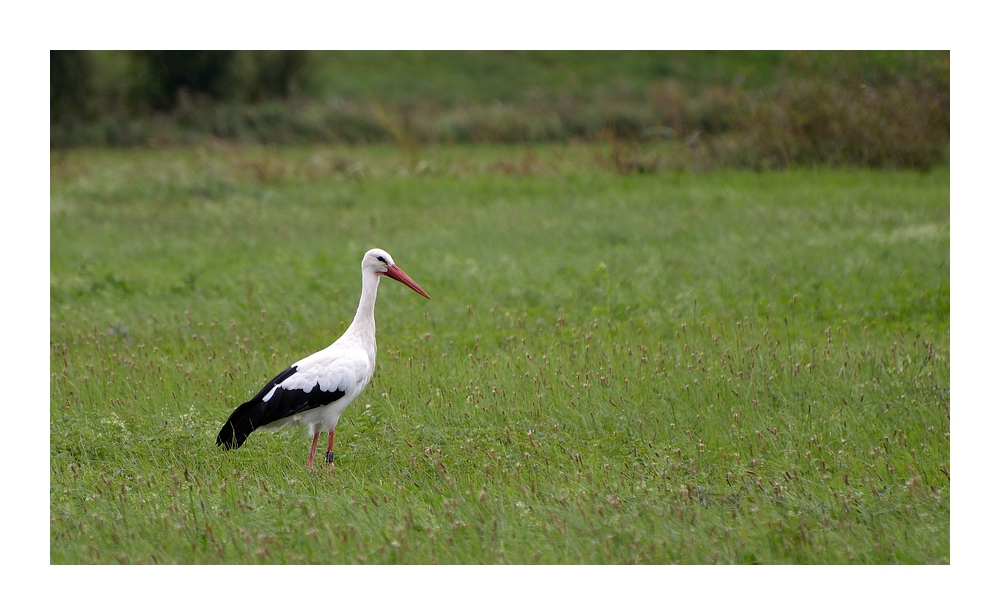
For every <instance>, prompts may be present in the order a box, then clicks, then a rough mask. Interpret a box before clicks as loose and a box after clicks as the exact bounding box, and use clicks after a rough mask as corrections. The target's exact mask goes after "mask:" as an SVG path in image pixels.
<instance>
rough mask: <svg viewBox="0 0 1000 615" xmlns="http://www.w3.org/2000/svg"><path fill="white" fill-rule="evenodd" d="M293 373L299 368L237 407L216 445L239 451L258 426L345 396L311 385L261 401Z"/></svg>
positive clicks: (274, 381)
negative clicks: (306, 388)
mask: <svg viewBox="0 0 1000 615" xmlns="http://www.w3.org/2000/svg"><path fill="white" fill-rule="evenodd" d="M296 371H298V368H296V367H295V366H294V365H292V366H291V367H289V368H288V369H286V370H285V371H283V372H281V373H280V374H278V375H277V376H275V377H274V378H272V379H271V381H270V382H268V383H267V384H265V385H264V388H262V389H261V390H260V391H259V392H258V393H257V394H256V395H254V396H253V398H252V399H250V400H249V401H247V402H244V403H242V404H240V405H239V407H238V408H236V410H234V411H233V413H232V414H231V415H229V419H228V420H226V423H225V424H224V425H223V426H222V429H221V430H220V431H219V436H218V437H217V438H216V439H215V444H216V445H218V446H221V447H222V448H224V449H226V450H229V449H233V448H239V447H241V446H243V443H244V442H246V439H247V437H249V435H250V433H251V432H253V431H254V430H255V429H257V428H258V427H262V426H264V425H267V424H268V423H273V422H274V421H277V420H279V419H283V418H285V417H288V416H292V415H293V414H298V413H299V412H305V411H306V410H312V409H313V408H318V407H320V406H326V405H327V404H332V403H333V402H335V401H337V400H338V399H340V398H341V397H343V396H344V394H345V393H346V391H344V390H343V389H337V390H335V391H322V390H320V388H319V385H317V386H314V387H313V388H312V390H310V391H309V392H308V393H306V392H305V391H303V390H302V389H283V388H281V387H278V388H277V389H275V391H274V394H273V395H271V398H270V399H268V400H267V401H264V396H266V395H267V393H268V392H269V391H270V390H271V389H272V388H273V387H274V386H276V385H278V384H281V383H282V382H284V381H285V380H286V379H287V378H288V377H289V376H291V375H292V374H294V373H295V372H296Z"/></svg>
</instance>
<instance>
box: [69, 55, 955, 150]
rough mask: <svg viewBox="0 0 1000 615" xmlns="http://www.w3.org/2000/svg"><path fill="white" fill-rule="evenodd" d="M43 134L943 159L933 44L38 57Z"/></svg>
mask: <svg viewBox="0 0 1000 615" xmlns="http://www.w3.org/2000/svg"><path fill="white" fill-rule="evenodd" d="M51 67H52V70H51V75H52V82H51V85H52V88H51V110H52V114H51V117H52V125H51V136H50V142H51V144H52V146H53V147H57V148H64V147H71V146H81V145H89V146H95V145H114V146H120V145H128V146H159V145H168V144H169V145H178V144H196V143H202V144H204V143H206V142H209V141H212V140H219V139H221V140H226V141H230V142H240V143H256V144H270V145H296V144H298V145H304V144H337V143H349V144H365V143H367V144H372V143H397V144H399V145H402V146H404V147H411V148H412V147H417V146H419V145H426V144H455V143H457V144H467V143H493V144H496V143H508V144H513V143H520V144H526V143H541V142H558V143H567V142H570V141H584V142H595V141H603V142H615V143H621V142H624V143H632V144H634V143H648V142H650V141H658V140H672V141H676V142H677V143H678V144H681V147H678V148H675V149H674V150H673V151H672V156H671V157H670V158H669V159H668V160H664V161H661V163H658V165H654V166H653V167H650V165H645V168H646V170H649V169H651V168H652V169H653V170H655V169H656V168H659V167H660V166H665V167H666V168H678V167H682V168H699V169H706V168H714V167H720V166H722V167H738V168H752V169H768V168H786V167H790V166H813V165H827V164H837V165H850V166H862V167H873V168H887V167H888V168H915V169H921V170H926V169H928V168H930V167H931V166H933V165H935V164H938V163H942V162H947V160H948V152H949V149H948V144H949V123H950V106H949V101H950V95H949V91H950V55H949V53H948V52H947V51H944V52H781V51H773V52H665V51H664V52H654V51H650V52H590V51H585V52H584V51H581V52H527V51H524V52H425V51H421V52H293V51H283V52H279V51H270V52H260V51H256V52H252V51H243V52H228V51H216V52H207V51H189V52H114V51H105V52H83V51H61V52H60V51H53V52H52V54H51Z"/></svg>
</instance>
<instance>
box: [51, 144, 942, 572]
mask: <svg viewBox="0 0 1000 615" xmlns="http://www.w3.org/2000/svg"><path fill="white" fill-rule="evenodd" d="M669 147H672V146H671V145H670V144H669V143H668V144H656V143H651V144H646V145H641V146H638V145H637V146H635V147H634V149H630V150H629V151H627V152H625V153H624V155H626V156H627V157H628V160H631V161H633V162H635V161H638V162H636V163H635V164H622V162H623V158H622V156H623V153H622V152H621V151H619V150H617V149H614V148H613V147H612V146H611V145H609V144H607V143H604V144H601V143H598V144H594V145H580V144H577V145H560V144H555V145H551V144H550V145H534V146H476V147H473V146H441V147H423V148H418V147H416V146H414V147H412V148H410V149H407V148H399V147H395V146H389V145H386V146H368V147H362V148H355V147H346V146H345V147H303V148H262V147H247V146H240V147H234V146H221V145H216V146H205V147H193V148H176V149H163V150H75V151H68V152H58V151H54V152H53V153H52V156H51V166H50V170H51V212H50V215H51V236H50V239H51V255H50V256H51V267H50V275H51V278H50V346H51V350H50V371H51V379H50V396H51V398H50V492H51V506H50V561H51V562H52V563H53V564H79V563H230V564H238V563H331V564H340V563H407V564H424V563H441V564H451V563H468V564H472V563H487V564H493V563H512V564H533V563H540V564H550V563H589V564H610V563H653V564H661V563H678V564H695V563H698V564H701V563H738V564H749V563H758V564H768V563H810V564H814V563H819V564H834V563H845V564H846V563H858V564H883V563H903V564H947V563H949V561H950V539H949V535H950V525H949V524H950V488H949V486H950V485H949V481H950V478H949V471H950V469H949V466H950V444H949V437H950V433H949V432H950V409H949V403H950V402H949V395H950V393H949V382H950V352H949V343H950V321H949V312H950V311H949V305H950V292H949V288H950V282H949V267H950V261H949V250H950V243H949V236H950V234H949V216H950V202H949V182H950V178H949V172H948V170H947V169H946V168H934V169H932V170H930V171H929V172H926V173H918V172H911V171H879V172H876V171H870V170H843V169H842V170H837V169H800V170H794V171H782V172H769V173H753V172H747V171H726V170H718V171H713V172H710V173H690V172H683V171H679V170H678V171H672V170H669V169H668V168H664V167H663V166H662V165H660V166H657V165H653V166H651V167H646V166H644V165H643V164H641V163H642V161H643V160H650V159H658V158H656V157H657V156H662V157H664V158H669V155H670V152H669V151H668V150H669ZM658 148H659V149H658ZM626 162H627V161H626ZM644 171H645V172H644ZM375 246H378V247H381V248H384V249H386V250H388V251H389V252H390V253H391V254H392V255H393V257H394V258H395V259H396V261H397V263H398V264H399V265H400V266H401V267H402V268H403V269H404V270H406V272H407V273H409V274H410V275H411V276H412V277H413V278H414V279H415V280H416V281H417V282H418V283H420V284H421V286H423V287H424V288H425V289H426V290H427V291H428V293H429V294H430V295H431V297H432V298H433V299H432V300H431V301H426V300H424V299H423V298H421V297H419V296H417V295H416V294H414V293H412V292H411V291H409V290H408V289H406V288H404V287H403V286H402V285H399V284H396V283H394V282H392V281H385V282H384V283H383V284H382V285H381V289H380V290H381V292H380V299H379V303H378V306H377V309H376V318H377V322H378V327H379V328H378V332H379V340H378V341H379V355H378V367H377V370H376V375H375V378H374V380H373V381H372V383H371V384H370V385H369V388H368V389H367V390H366V392H365V393H364V394H362V396H361V397H359V398H358V399H357V400H356V401H355V402H354V403H353V404H352V405H351V406H350V407H349V408H348V410H347V411H346V412H345V414H344V416H343V417H342V418H341V421H340V424H339V426H338V429H337V446H336V449H335V452H336V460H337V461H336V467H335V468H333V469H326V468H323V469H320V470H319V471H317V472H315V473H309V472H308V471H307V470H306V469H305V467H304V464H305V459H306V455H307V453H308V446H309V439H308V437H307V435H306V433H305V431H304V430H299V431H295V430H286V431H280V432H265V433H255V434H254V435H252V436H251V438H250V439H249V441H248V442H247V444H246V445H245V446H244V447H243V448H241V449H239V450H237V451H230V452H223V451H221V450H220V449H218V448H217V447H216V446H215V436H216V433H217V432H218V429H219V427H220V426H221V424H222V422H223V421H224V420H225V419H226V417H227V416H228V415H229V413H230V412H231V410H232V409H233V408H234V407H235V406H236V405H237V404H239V403H240V402H242V401H244V400H245V399H246V398H248V397H249V396H250V395H252V394H253V393H255V392H256V391H257V390H258V389H259V387H260V386H262V385H263V384H264V383H265V382H266V381H267V380H268V379H270V378H271V377H272V376H273V375H274V374H276V373H277V372H278V371H280V370H281V369H283V368H284V367H286V366H287V365H288V364H290V363H291V362H293V361H295V360H297V359H298V358H300V357H302V356H305V355H306V354H309V353H311V352H313V351H315V350H317V349H319V348H322V347H324V346H326V345H328V344H329V343H331V342H332V341H333V340H335V339H336V338H337V337H338V336H339V335H340V334H341V332H342V331H343V329H344V328H345V327H346V326H347V324H348V323H349V321H350V319H351V318H352V317H353V314H354V311H355V309H356V307H357V300H358V296H359V293H360V272H359V263H360V259H361V255H362V254H363V253H364V251H365V250H366V249H368V248H370V247H375Z"/></svg>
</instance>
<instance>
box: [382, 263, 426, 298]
mask: <svg viewBox="0 0 1000 615" xmlns="http://www.w3.org/2000/svg"><path fill="white" fill-rule="evenodd" d="M384 275H387V276H389V277H390V278H392V279H393V280H396V281H397V282H402V283H403V284H405V285H407V286H409V287H410V288H412V289H413V290H415V291H416V292H417V293H419V294H421V295H423V296H424V297H427V298H428V299H430V298H431V296H430V295H428V294H427V293H426V292H425V291H424V289H422V288H420V285H419V284H417V283H416V282H414V281H413V278H411V277H410V276H408V275H406V272H404V271H403V270H402V269H400V268H399V267H397V266H395V265H389V271H386V272H385V274H384Z"/></svg>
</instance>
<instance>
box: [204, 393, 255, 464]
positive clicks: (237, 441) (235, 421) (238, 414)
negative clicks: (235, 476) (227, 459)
mask: <svg viewBox="0 0 1000 615" xmlns="http://www.w3.org/2000/svg"><path fill="white" fill-rule="evenodd" d="M258 406H260V402H259V401H257V400H251V401H248V402H246V403H245V404H242V405H240V407H238V408H237V409H236V410H234V411H233V413H232V414H231V415H229V418H228V419H227V420H226V423H225V425H223V426H222V429H221V430H219V436H218V437H217V438H216V439H215V444H216V446H221V447H222V448H223V449H225V450H227V451H228V450H230V449H234V448H239V447H241V446H243V443H244V442H246V441H247V438H248V437H249V436H250V434H251V433H252V432H253V430H254V429H256V428H257V427H258V426H257V425H254V424H253V423H254V422H253V420H252V417H253V416H254V415H255V412H254V411H255V410H258V411H259V408H258Z"/></svg>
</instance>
